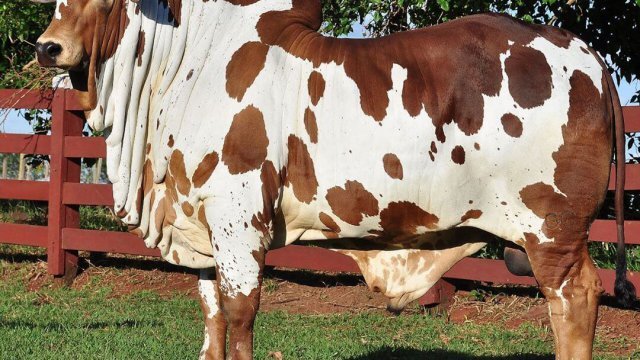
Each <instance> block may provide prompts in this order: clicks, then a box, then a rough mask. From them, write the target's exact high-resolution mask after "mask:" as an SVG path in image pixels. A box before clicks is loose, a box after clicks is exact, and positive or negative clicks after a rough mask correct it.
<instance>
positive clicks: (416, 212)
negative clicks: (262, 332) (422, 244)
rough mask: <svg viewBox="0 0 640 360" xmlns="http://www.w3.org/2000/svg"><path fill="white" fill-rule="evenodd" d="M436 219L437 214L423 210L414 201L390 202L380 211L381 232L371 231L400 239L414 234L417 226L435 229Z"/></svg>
mask: <svg viewBox="0 0 640 360" xmlns="http://www.w3.org/2000/svg"><path fill="white" fill-rule="evenodd" d="M438 220H439V219H438V217H437V216H435V215H433V214H430V213H428V212H426V211H424V210H423V209H421V208H420V207H419V206H418V205H416V204H414V203H411V202H408V201H401V202H392V203H390V204H389V206H388V207H387V208H386V209H384V210H382V211H381V212H380V226H381V227H382V232H375V231H374V232H373V233H379V235H381V236H383V237H386V238H390V239H394V240H401V239H402V238H405V237H411V236H413V235H415V234H416V232H417V231H418V227H425V228H427V229H435V228H436V227H437V224H438Z"/></svg>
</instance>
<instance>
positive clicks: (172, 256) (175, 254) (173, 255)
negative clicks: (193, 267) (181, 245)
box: [171, 250, 180, 265]
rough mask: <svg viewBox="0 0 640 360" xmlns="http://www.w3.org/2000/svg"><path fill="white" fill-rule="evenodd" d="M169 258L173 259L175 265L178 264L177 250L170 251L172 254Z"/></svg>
mask: <svg viewBox="0 0 640 360" xmlns="http://www.w3.org/2000/svg"><path fill="white" fill-rule="evenodd" d="M171 258H172V259H173V262H174V263H175V264H176V265H180V257H179V256H178V252H177V251H175V250H173V253H172V255H171Z"/></svg>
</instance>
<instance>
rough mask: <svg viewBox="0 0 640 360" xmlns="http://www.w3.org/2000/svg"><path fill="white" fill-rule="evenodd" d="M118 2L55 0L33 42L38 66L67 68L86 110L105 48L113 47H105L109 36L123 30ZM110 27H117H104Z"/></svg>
mask: <svg viewBox="0 0 640 360" xmlns="http://www.w3.org/2000/svg"><path fill="white" fill-rule="evenodd" d="M32 1H35V2H40V3H44V2H56V0H32ZM122 6H123V2H122V1H121V0H57V4H56V11H55V14H54V16H53V20H52V21H51V24H50V25H49V27H48V28H47V30H46V31H45V32H44V34H42V35H41V36H40V38H39V39H38V42H37V44H36V53H37V56H38V61H39V62H40V64H41V65H42V66H46V67H58V68H62V69H65V70H68V71H69V74H70V77H71V81H72V83H73V87H74V88H75V89H77V90H79V91H81V92H83V96H82V97H81V103H82V105H83V107H84V108H85V109H86V110H92V109H94V108H95V107H96V102H97V101H96V99H97V96H96V71H97V69H98V66H99V64H100V62H101V61H103V60H104V59H105V58H106V57H108V56H110V55H111V54H108V52H109V51H113V49H109V45H111V44H110V41H111V42H112V41H113V40H112V39H113V36H114V35H118V34H117V32H119V31H123V29H122V26H120V23H121V20H123V19H121V18H120V17H121V15H122V11H121V10H122V9H121V8H122ZM116 7H118V9H115V8H116ZM124 16H126V14H125V15H124ZM114 23H115V24H114ZM113 25H115V26H113ZM110 27H115V28H116V29H117V30H116V34H113V31H108V29H109V28H110ZM116 45H117V44H116Z"/></svg>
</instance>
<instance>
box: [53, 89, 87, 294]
mask: <svg viewBox="0 0 640 360" xmlns="http://www.w3.org/2000/svg"><path fill="white" fill-rule="evenodd" d="M66 92H67V90H58V91H56V92H55V94H54V97H53V104H52V108H51V110H52V121H51V160H50V164H51V168H50V180H49V181H50V182H49V226H48V238H49V244H48V248H47V260H48V270H49V273H50V274H52V275H54V276H61V275H64V278H65V280H66V281H67V282H69V281H71V280H73V278H74V277H75V275H76V273H77V270H78V252H77V251H69V250H64V249H63V248H62V230H63V229H64V228H78V227H79V226H80V211H79V209H80V207H79V206H76V205H65V204H64V203H63V188H64V183H65V182H80V159H67V158H66V157H65V155H64V142H65V137H66V136H68V135H81V134H82V128H83V126H84V123H83V117H82V115H81V114H78V113H76V112H71V111H67V109H66V105H67V104H66Z"/></svg>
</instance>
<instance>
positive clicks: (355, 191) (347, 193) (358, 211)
mask: <svg viewBox="0 0 640 360" xmlns="http://www.w3.org/2000/svg"><path fill="white" fill-rule="evenodd" d="M326 199H327V202H328V203H329V206H331V210H333V213H334V214H335V215H336V216H338V217H339V218H340V219H342V221H344V222H346V223H348V224H351V225H360V222H362V219H363V215H367V216H375V215H378V200H376V198H375V197H374V196H373V195H372V194H371V193H370V192H368V191H367V190H366V189H365V188H364V186H362V184H361V183H359V182H357V181H347V182H346V183H345V187H344V189H342V188H340V187H338V186H336V187H333V188H331V189H329V190H328V191H327V196H326Z"/></svg>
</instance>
